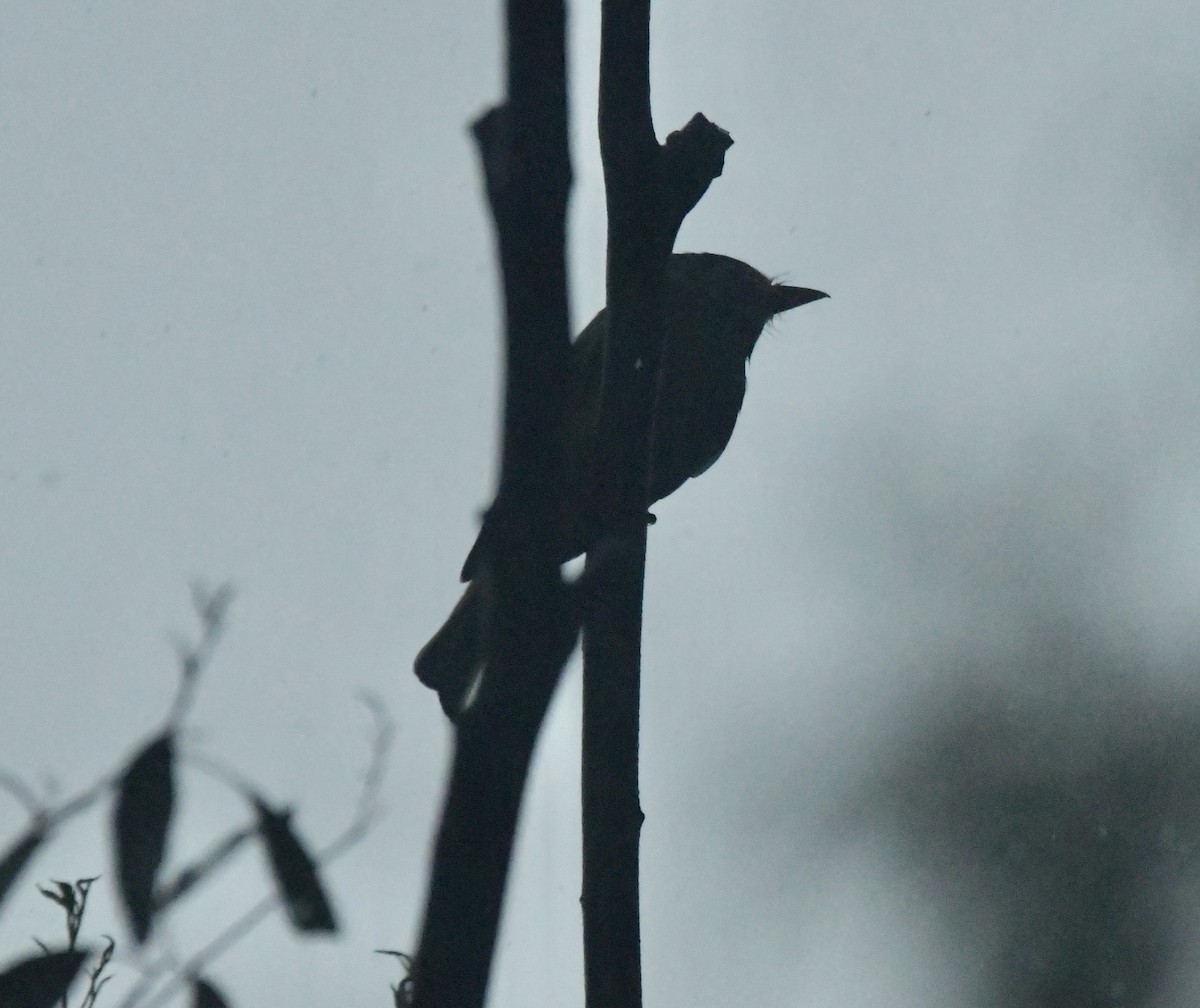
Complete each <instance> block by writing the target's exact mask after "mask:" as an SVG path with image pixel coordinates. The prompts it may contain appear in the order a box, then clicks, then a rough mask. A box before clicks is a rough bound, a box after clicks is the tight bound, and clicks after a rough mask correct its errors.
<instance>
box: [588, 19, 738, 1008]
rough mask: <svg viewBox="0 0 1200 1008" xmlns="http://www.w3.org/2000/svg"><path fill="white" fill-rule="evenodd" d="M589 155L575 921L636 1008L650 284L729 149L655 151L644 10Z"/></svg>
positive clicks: (694, 146) (695, 137) (593, 983)
mask: <svg viewBox="0 0 1200 1008" xmlns="http://www.w3.org/2000/svg"><path fill="white" fill-rule="evenodd" d="M601 11H602V14H601V43H600V44H601V53H600V108H599V128H600V150H601V156H602V158H603V161H604V179H605V190H606V196H607V203H608V268H607V295H608V312H609V330H608V344H607V346H606V350H605V364H604V387H603V392H602V397H601V398H602V405H601V415H600V421H599V423H600V429H599V432H598V436H597V438H596V442H597V444H598V446H599V448H598V452H597V455H598V457H597V458H596V459H595V465H596V472H595V483H594V492H595V494H596V501H595V504H596V506H597V507H598V509H599V510H600V512H601V514H602V516H603V518H604V519H605V522H606V525H607V527H608V528H609V529H611V530H613V531H614V533H615V534H614V535H613V536H611V537H610V538H609V539H608V540H607V541H606V543H605V545H604V563H603V564H597V563H596V562H595V554H589V557H588V574H589V581H590V582H592V583H593V585H592V588H591V595H590V599H589V609H588V614H587V620H586V626H585V630H584V690H583V782H582V789H583V895H582V904H583V924H584V962H585V980H586V991H587V1005H588V1008H638V1006H640V1005H641V1000H642V982H641V937H640V935H641V926H640V918H639V907H638V903H639V897H638V893H639V887H638V876H639V850H638V845H639V839H640V835H641V823H642V818H643V816H642V811H641V806H640V803H639V800H638V728H639V705H640V694H641V633H642V594H643V583H644V577H645V562H646V522H645V508H646V503H647V500H648V495H647V487H648V485H649V478H650V473H649V464H650V458H651V451H650V447H651V445H652V443H653V416H654V406H655V400H656V397H657V392H658V374H659V362H660V360H661V355H662V352H663V340H662V334H663V332H664V325H663V299H662V292H663V278H664V275H665V272H666V264H667V258H668V256H669V255H670V253H671V249H672V247H673V246H674V244H675V237H676V235H677V233H678V231H679V227H680V225H681V224H682V222H683V218H684V216H685V215H686V214H687V212H688V211H689V210H691V208H692V207H693V206H694V205H695V204H696V202H697V201H698V200H699V198H700V196H701V195H702V194H703V193H704V191H705V189H707V187H708V185H709V183H710V182H711V181H712V179H713V178H715V177H716V176H717V175H719V174H720V172H721V166H722V163H723V156H724V151H725V150H726V148H728V146H729V144H730V142H731V141H730V140H729V137H728V135H727V134H725V133H724V132H723V131H721V130H719V129H717V128H716V127H715V126H713V125H712V124H711V123H709V122H708V121H707V120H705V119H704V118H703V117H702V116H697V117H696V118H695V119H693V120H692V122H691V123H689V125H688V127H687V128H686V129H685V130H683V131H681V132H680V133H676V134H673V135H672V136H671V137H670V138H669V139H668V142H667V145H666V146H665V147H660V146H659V144H658V141H657V140H656V138H655V134H654V123H653V119H652V117H651V112H650V2H649V0H604V2H603V4H602V8H601Z"/></svg>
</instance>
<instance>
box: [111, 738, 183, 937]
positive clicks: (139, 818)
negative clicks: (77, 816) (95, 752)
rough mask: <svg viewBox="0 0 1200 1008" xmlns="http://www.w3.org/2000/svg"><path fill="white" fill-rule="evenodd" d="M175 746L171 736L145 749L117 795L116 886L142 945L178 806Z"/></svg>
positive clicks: (135, 935) (115, 827) (130, 766)
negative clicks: (172, 815) (176, 800)
mask: <svg viewBox="0 0 1200 1008" xmlns="http://www.w3.org/2000/svg"><path fill="white" fill-rule="evenodd" d="M174 741H175V738H174V735H173V734H172V733H171V732H169V731H168V732H166V733H165V734H163V735H160V736H159V737H158V738H156V739H155V740H154V741H153V742H151V743H150V744H149V745H147V746H146V748H145V749H143V750H142V751H141V752H140V753H139V754H138V756H137V757H136V758H135V759H134V760H133V762H132V763H130V765H129V768H128V769H127V770H126V771H125V774H124V776H123V777H122V778H121V782H120V785H119V786H118V791H117V808H116V814H115V816H114V818H113V828H114V831H115V834H116V835H115V838H114V847H115V849H116V855H117V881H118V885H119V887H120V890H121V900H122V901H123V902H124V904H125V911H126V913H128V915H129V922H130V927H131V929H132V931H133V936H134V938H136V939H137V941H138V943H139V944H141V943H142V942H144V941H145V940H146V938H147V937H148V936H149V934H150V928H151V926H152V924H153V921H154V880H155V878H156V877H157V876H158V869H159V866H160V865H161V864H162V859H163V852H164V851H165V850H166V846H167V830H168V828H169V827H170V825H171V812H172V810H173V809H174V805H175V782H174V778H173V766H174V754H175V753H174Z"/></svg>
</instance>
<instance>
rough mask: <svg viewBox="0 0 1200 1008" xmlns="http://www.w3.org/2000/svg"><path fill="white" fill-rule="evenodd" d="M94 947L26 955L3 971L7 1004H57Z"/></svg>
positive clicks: (0, 982) (1, 998)
mask: <svg viewBox="0 0 1200 1008" xmlns="http://www.w3.org/2000/svg"><path fill="white" fill-rule="evenodd" d="M91 954H92V953H91V950H90V949H84V948H75V949H69V950H63V951H61V952H50V953H48V954H46V955H39V956H31V957H30V958H28V959H23V960H21V962H19V963H17V964H16V965H15V966H11V967H9V968H8V969H6V970H5V971H4V972H3V973H0V1005H3V1006H4V1008H54V1005H55V1003H56V1002H58V1001H60V1000H61V999H62V998H63V997H65V996H66V993H67V988H69V987H70V986H71V981H72V980H74V979H75V974H77V973H78V972H79V968H80V967H81V966H82V965H83V964H84V962H85V961H86V960H87V958H88V956H90V955H91Z"/></svg>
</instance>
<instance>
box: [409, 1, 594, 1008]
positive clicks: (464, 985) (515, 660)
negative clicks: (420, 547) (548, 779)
mask: <svg viewBox="0 0 1200 1008" xmlns="http://www.w3.org/2000/svg"><path fill="white" fill-rule="evenodd" d="M565 35H566V15H565V8H564V3H563V0H510V2H509V4H508V70H509V73H508V100H507V103H506V104H505V105H504V106H502V107H500V108H498V109H493V110H492V111H491V112H489V113H487V114H485V115H484V116H483V117H482V118H481V119H480V120H479V121H478V122H477V123H476V125H475V136H476V140H477V142H478V145H479V149H480V154H481V158H482V161H483V167H484V174H485V179H486V183H487V193H488V199H489V202H490V204H491V209H492V213H493V216H494V218H495V224H496V234H497V244H498V248H499V257H500V266H501V272H502V274H503V281H504V300H505V325H506V334H507V343H506V365H507V369H506V385H505V400H504V435H503V447H502V453H503V458H502V464H501V476H500V487H499V491H498V493H497V497H496V502H495V504H494V505H493V507H492V512H491V516H490V518H489V524H490V525H491V529H492V531H491V534H490V536H489V539H488V555H487V556H485V557H484V558H483V567H484V569H483V571H482V572H481V574H480V578H481V579H482V580H483V581H484V582H485V583H486V585H487V592H488V602H487V608H488V610H489V613H488V623H489V626H488V632H487V634H486V637H487V641H488V663H489V664H488V675H487V676H486V677H485V679H484V684H483V686H482V688H481V691H480V695H479V697H478V698H477V699H476V701H475V703H474V704H473V705H472V707H471V709H470V710H469V711H468V712H467V713H466V714H465V715H464V717H463V718H462V720H461V721H460V723H459V724H458V726H457V732H456V736H455V751H454V760H453V765H452V769H451V776H450V783H449V787H448V790H447V795H446V801H445V806H444V808H443V812H442V820H441V824H440V827H439V830H438V835H437V840H436V842H435V848H434V856H433V868H432V872H431V877H430V882H429V895H428V900H427V903H426V910H425V919H424V922H423V925H422V931H421V937H420V944H419V947H418V950H417V955H416V962H415V966H414V970H413V979H414V999H415V1000H414V1003H415V1004H416V1005H418V1006H422V1008H435V1006H436V1008H450V1006H453V1008H482V1005H483V1004H484V999H485V996H486V992H487V982H488V975H489V973H490V970H491V964H492V958H493V955H494V951H495V943H496V935H497V931H498V928H499V922H500V910H501V905H502V902H503V897H504V890H505V886H506V882H507V878H508V869H509V863H510V859H511V854H512V845H513V839H514V837H515V834H516V825H517V817H518V814H519V812H520V806H521V797H522V794H523V792H524V789H525V781H526V776H527V773H528V769H529V763H530V760H531V758H532V754H533V748H534V744H535V742H536V740H537V735H538V731H539V728H540V726H541V723H542V719H543V717H544V715H545V712H546V708H547V706H548V705H549V702H550V697H551V695H552V693H553V690H554V687H555V684H556V683H557V681H558V677H559V674H560V672H561V670H562V666H563V663H564V662H565V661H566V658H567V656H568V654H569V653H570V650H571V648H572V646H573V643H574V636H575V633H574V627H573V621H572V618H571V615H570V613H569V611H568V605H567V600H566V593H565V589H564V586H563V584H562V579H561V576H560V573H559V563H558V561H559V557H558V556H557V549H556V547H555V546H554V544H555V543H557V542H558V540H559V535H558V529H557V527H556V524H557V508H558V506H559V499H560V495H559V493H558V487H559V486H561V478H562V477H561V454H562V446H563V438H562V422H563V408H564V393H565V389H566V384H567V383H566V364H567V354H568V352H569V331H568V313H567V289H566V252H565V234H566V207H567V195H568V191H569V188H570V181H571V169H570V161H569V155H568V147H567V91H566V40H565Z"/></svg>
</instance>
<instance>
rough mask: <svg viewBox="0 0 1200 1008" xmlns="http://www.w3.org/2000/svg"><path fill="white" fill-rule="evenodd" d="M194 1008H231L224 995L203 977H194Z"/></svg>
mask: <svg viewBox="0 0 1200 1008" xmlns="http://www.w3.org/2000/svg"><path fill="white" fill-rule="evenodd" d="M192 1008H229V1002H228V1001H226V1000H225V997H224V995H223V994H222V993H221V992H220V991H219V990H217V988H216V987H214V986H213V985H212V984H210V983H209V982H208V981H207V980H205V979H203V978H202V977H198V976H194V977H192Z"/></svg>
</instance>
